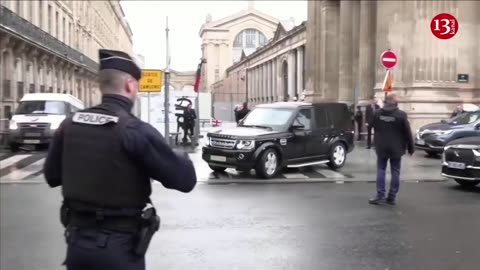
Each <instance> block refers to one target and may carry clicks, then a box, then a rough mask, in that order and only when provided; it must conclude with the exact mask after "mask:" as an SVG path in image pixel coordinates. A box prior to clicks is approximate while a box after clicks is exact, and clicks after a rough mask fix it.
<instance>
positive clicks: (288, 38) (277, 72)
mask: <svg viewBox="0 0 480 270" xmlns="http://www.w3.org/2000/svg"><path fill="white" fill-rule="evenodd" d="M306 37H307V30H306V23H305V22H304V23H302V24H300V25H299V26H296V27H293V25H291V24H285V23H279V24H278V25H277V29H276V31H275V34H274V37H273V38H272V40H270V42H269V43H267V44H266V45H265V46H264V47H262V48H259V49H258V50H257V51H255V52H254V53H252V54H251V55H249V56H246V55H244V56H243V57H242V58H241V59H240V61H239V62H237V63H235V64H233V65H232V66H231V67H229V68H227V70H226V73H225V78H224V79H223V80H220V81H217V82H216V83H215V84H214V85H213V86H212V89H213V90H212V93H213V99H214V116H215V117H216V118H218V119H222V120H227V121H232V120H234V113H233V110H234V108H235V106H236V105H240V104H242V103H243V102H248V103H249V105H250V106H255V105H256V104H260V103H269V102H277V101H294V100H302V99H303V95H304V89H305V80H304V77H305V76H304V73H305V44H306Z"/></svg>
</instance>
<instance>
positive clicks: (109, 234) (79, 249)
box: [64, 228, 145, 270]
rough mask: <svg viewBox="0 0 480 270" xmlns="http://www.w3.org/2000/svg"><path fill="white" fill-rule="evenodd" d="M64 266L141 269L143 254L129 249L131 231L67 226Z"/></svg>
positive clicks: (98, 269)
mask: <svg viewBox="0 0 480 270" xmlns="http://www.w3.org/2000/svg"><path fill="white" fill-rule="evenodd" d="M65 235H66V241H67V245H68V247H67V257H66V260H65V263H64V264H65V265H66V266H67V269H68V270H145V256H139V255H136V254H134V253H133V252H132V249H133V241H134V234H133V233H123V232H118V231H111V230H104V229H95V228H92V229H90V228H88V229H87V228H81V229H80V228H68V229H67V231H66V233H65Z"/></svg>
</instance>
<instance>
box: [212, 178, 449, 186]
mask: <svg viewBox="0 0 480 270" xmlns="http://www.w3.org/2000/svg"><path fill="white" fill-rule="evenodd" d="M446 181H448V180H446V179H423V180H411V179H409V180H401V182H404V183H438V182H446ZM375 182H376V180H351V179H348V178H346V179H342V180H338V179H337V180H335V179H312V180H306V179H270V180H264V179H230V180H211V179H209V180H207V181H205V182H204V183H205V184H207V185H228V184H319V183H326V184H334V183H335V184H352V183H375ZM388 182H389V181H387V183H388Z"/></svg>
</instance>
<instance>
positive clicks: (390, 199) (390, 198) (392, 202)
mask: <svg viewBox="0 0 480 270" xmlns="http://www.w3.org/2000/svg"><path fill="white" fill-rule="evenodd" d="M385 201H386V203H387V204H390V205H396V204H397V203H396V202H395V197H393V196H388V197H387V199H386V200H385Z"/></svg>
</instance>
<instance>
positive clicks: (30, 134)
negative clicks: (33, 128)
mask: <svg viewBox="0 0 480 270" xmlns="http://www.w3.org/2000/svg"><path fill="white" fill-rule="evenodd" d="M25 136H27V137H40V136H42V134H41V133H33V132H27V133H25Z"/></svg>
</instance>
